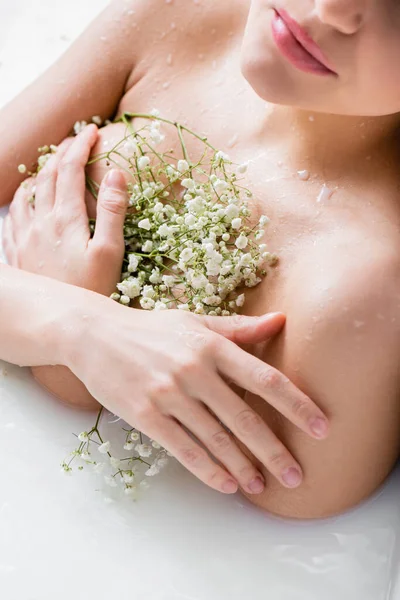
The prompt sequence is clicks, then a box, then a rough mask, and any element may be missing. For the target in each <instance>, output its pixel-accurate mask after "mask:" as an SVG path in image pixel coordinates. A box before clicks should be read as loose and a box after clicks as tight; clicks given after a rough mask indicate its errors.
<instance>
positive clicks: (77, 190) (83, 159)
mask: <svg viewBox="0 0 400 600" xmlns="http://www.w3.org/2000/svg"><path fill="white" fill-rule="evenodd" d="M97 138H98V129H97V127H96V126H95V125H88V126H87V127H85V129H84V130H83V131H82V132H81V133H80V134H79V135H78V136H77V137H76V138H74V140H73V142H72V144H71V145H70V146H69V148H68V150H67V152H66V153H65V154H64V156H63V158H62V160H61V161H60V164H59V165H58V173H57V185H56V201H55V208H56V209H59V210H62V209H63V208H66V210H68V213H69V214H73V215H81V214H82V215H83V214H84V215H87V213H86V206H85V187H86V179H85V167H86V164H87V162H88V160H89V157H90V153H91V151H92V148H93V146H94V145H95V143H96V141H97Z"/></svg>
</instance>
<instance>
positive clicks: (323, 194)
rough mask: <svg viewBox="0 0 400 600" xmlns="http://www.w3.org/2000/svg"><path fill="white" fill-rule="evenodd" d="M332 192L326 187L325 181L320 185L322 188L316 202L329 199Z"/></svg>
mask: <svg viewBox="0 0 400 600" xmlns="http://www.w3.org/2000/svg"><path fill="white" fill-rule="evenodd" d="M333 194H334V190H331V189H330V188H328V186H327V185H326V183H324V185H323V186H322V190H321V191H320V193H319V196H318V198H317V202H324V201H326V200H330V199H331V198H332V196H333Z"/></svg>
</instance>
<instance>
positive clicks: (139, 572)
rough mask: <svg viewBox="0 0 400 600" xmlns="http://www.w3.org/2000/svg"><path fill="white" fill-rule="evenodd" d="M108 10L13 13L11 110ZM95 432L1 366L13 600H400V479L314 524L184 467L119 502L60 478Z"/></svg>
mask: <svg viewBox="0 0 400 600" xmlns="http://www.w3.org/2000/svg"><path fill="white" fill-rule="evenodd" d="M105 5H106V2H105V0H85V2H81V1H79V2H78V1H77V0H70V1H69V2H68V3H61V2H50V0H41V2H40V3H35V4H31V3H29V2H27V1H25V0H14V1H13V2H12V3H11V2H9V1H8V0H3V2H2V3H0V82H1V85H0V106H2V105H3V104H5V103H6V102H7V101H9V100H11V99H12V98H13V97H14V96H15V95H16V94H17V93H18V92H19V91H20V90H21V89H23V88H24V87H25V86H26V85H27V84H28V83H29V82H30V81H31V80H32V79H34V78H35V77H36V76H37V75H38V74H39V72H40V71H42V70H43V69H45V68H46V67H47V66H48V65H49V64H50V63H52V62H53V61H54V60H55V59H56V58H57V56H58V55H60V54H61V53H62V52H63V51H64V50H65V49H66V47H67V46H68V44H69V43H70V42H71V41H72V40H73V38H74V37H76V35H77V34H79V33H80V31H81V30H82V29H83V28H84V27H85V26H86V24H87V23H88V22H89V21H90V20H91V19H92V18H93V17H94V16H95V14H96V12H98V11H99V10H101V9H102V8H103V6H105ZM167 60H168V56H166V61H167ZM44 142H45V140H44ZM17 166H18V165H16V168H17ZM5 214H6V211H5V210H4V209H3V210H2V211H0V227H1V225H2V220H3V218H4V215H5ZM0 291H1V290H0ZM91 423H92V417H91V415H87V414H82V413H79V412H77V411H73V410H70V409H68V408H66V407H64V406H62V405H59V404H58V403H57V402H55V400H54V399H53V398H52V397H51V396H49V395H48V394H46V393H45V392H44V391H43V390H42V389H41V388H39V387H38V386H37V385H36V384H35V383H34V381H33V380H32V378H31V376H30V374H29V372H28V371H27V370H26V369H19V368H18V367H14V366H11V365H6V364H5V363H0V473H1V483H0V492H1V493H0V595H1V597H2V598H5V599H7V600H54V598H55V597H57V599H58V600H72V599H76V600H81V599H82V600H83V598H87V597H91V598H96V599H97V600H103V599H104V600H106V599H108V598H111V597H115V598H118V599H119V600H125V599H126V600H127V599H128V598H129V599H131V598H132V597H133V598H135V599H137V600H142V599H143V600H144V599H146V600H225V599H226V600H248V599H251V600H264V599H268V600H303V599H304V600H338V598H340V600H400V588H397V574H398V564H399V531H400V502H399V498H400V471H397V472H396V473H395V474H394V475H393V476H392V477H391V479H390V480H389V481H388V483H387V484H386V486H385V487H384V488H383V490H381V491H380V492H379V493H378V494H376V496H375V497H374V498H372V499H371V500H370V501H369V502H367V503H366V504H364V505H363V506H362V507H360V508H358V509H357V510H354V511H352V512H351V513H349V514H347V515H344V516H342V517H339V518H336V519H329V520H326V521H321V522H315V523H304V522H291V521H283V520H278V519H274V518H272V517H269V516H267V515H266V514H264V513H262V512H260V511H259V510H258V509H257V508H256V507H254V506H252V505H250V504H249V503H248V502H247V501H246V499H244V498H242V497H241V496H240V495H239V494H236V495H234V496H223V495H222V494H218V493H217V492H214V491H212V490H210V489H208V488H206V487H205V486H204V485H203V484H201V483H200V482H198V481H197V480H196V479H195V478H193V477H192V476H191V475H190V474H189V473H187V472H186V471H185V470H184V469H183V468H182V467H181V466H180V465H179V464H177V463H173V464H172V465H170V466H169V467H168V468H167V469H166V470H165V471H164V472H163V474H162V475H160V476H158V477H157V478H156V480H154V482H153V484H152V487H151V488H150V489H149V490H147V492H146V493H145V495H143V498H142V500H141V501H139V502H137V503H131V502H130V501H128V500H124V501H118V500H116V499H113V498H112V494H111V493H108V492H107V490H105V489H104V486H102V485H100V484H99V482H100V480H99V478H98V476H96V475H94V474H92V473H90V471H88V472H83V473H78V472H76V473H74V474H73V476H71V477H66V476H65V475H63V474H62V473H61V470H60V467H59V465H60V462H61V461H62V460H63V459H64V458H65V456H66V455H67V454H68V452H69V451H70V450H71V449H72V448H74V444H75V439H74V438H73V436H72V433H73V432H75V433H79V432H80V431H83V430H85V429H87V427H88V426H90V425H91Z"/></svg>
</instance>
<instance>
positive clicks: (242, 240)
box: [235, 233, 248, 250]
mask: <svg viewBox="0 0 400 600" xmlns="http://www.w3.org/2000/svg"><path fill="white" fill-rule="evenodd" d="M247 243H248V239H247V237H246V236H245V235H243V234H242V233H241V234H240V236H239V237H238V238H237V240H236V242H235V246H236V247H237V248H239V249H240V250H244V249H245V248H246V247H247Z"/></svg>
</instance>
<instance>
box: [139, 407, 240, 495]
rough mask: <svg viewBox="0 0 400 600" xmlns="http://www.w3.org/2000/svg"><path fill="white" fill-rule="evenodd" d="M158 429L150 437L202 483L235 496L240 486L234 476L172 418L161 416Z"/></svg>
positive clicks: (159, 416)
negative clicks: (212, 458)
mask: <svg viewBox="0 0 400 600" xmlns="http://www.w3.org/2000/svg"><path fill="white" fill-rule="evenodd" d="M156 419H157V420H156V422H155V424H156V426H157V429H156V430H155V431H154V435H153V433H152V432H148V435H150V436H151V437H153V438H154V439H156V440H157V442H158V443H159V444H161V445H162V446H163V447H164V448H165V449H166V450H168V451H169V452H171V454H172V455H173V456H174V457H175V458H176V459H177V460H178V461H179V462H180V463H181V464H182V465H183V466H184V467H186V469H187V470H188V471H190V472H191V473H193V475H195V476H196V477H197V478H198V479H200V481H202V482H203V483H205V484H206V485H208V486H209V487H211V488H212V489H214V490H217V491H218V492H222V493H224V494H234V493H235V492H237V489H238V484H237V482H236V481H235V480H234V479H233V478H232V476H231V475H230V474H229V473H228V472H227V471H226V470H225V469H223V468H222V467H220V466H219V465H217V464H216V463H215V462H214V461H213V460H211V458H210V457H209V455H208V454H207V452H206V451H205V450H204V449H203V448H201V447H200V446H199V444H197V443H196V442H195V441H194V440H192V438H191V437H190V436H189V435H188V434H187V433H186V432H185V431H184V430H183V429H182V427H181V426H180V425H179V424H178V423H176V421H175V420H174V419H172V418H171V417H167V416H165V415H162V414H159V415H157V417H156Z"/></svg>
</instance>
